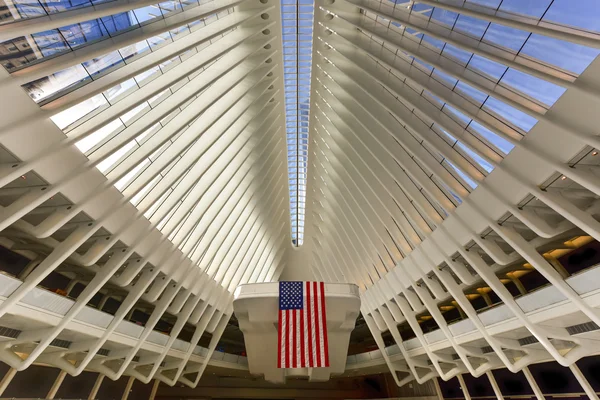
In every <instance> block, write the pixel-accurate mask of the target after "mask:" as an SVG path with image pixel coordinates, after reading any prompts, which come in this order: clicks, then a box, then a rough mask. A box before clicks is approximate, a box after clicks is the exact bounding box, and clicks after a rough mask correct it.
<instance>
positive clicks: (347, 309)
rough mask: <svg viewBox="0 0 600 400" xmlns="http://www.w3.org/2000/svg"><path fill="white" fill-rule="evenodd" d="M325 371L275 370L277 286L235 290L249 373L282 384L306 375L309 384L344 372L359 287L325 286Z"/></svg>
mask: <svg viewBox="0 0 600 400" xmlns="http://www.w3.org/2000/svg"><path fill="white" fill-rule="evenodd" d="M325 299H326V302H325V308H326V310H327V337H328V341H329V363H330V367H328V368H277V340H278V339H277V324H278V316H279V312H278V310H279V284H278V283H276V282H275V283H254V284H246V285H241V286H239V287H238V288H237V289H236V291H235V299H234V301H233V311H234V313H235V316H236V317H237V319H238V322H239V325H240V329H241V331H242V332H244V341H245V343H246V351H247V354H248V369H249V370H250V373H251V374H254V375H262V376H264V378H265V379H266V380H267V381H270V382H274V383H283V382H285V380H286V377H288V376H292V377H295V376H306V377H308V378H309V380H311V381H315V382H318V381H324V380H329V378H330V377H331V376H332V375H339V374H342V373H343V372H344V371H345V367H346V356H347V354H348V342H349V340H350V333H351V332H352V330H353V329H354V324H355V322H356V318H357V317H358V312H359V309H360V296H359V292H358V287H357V286H356V285H353V284H340V283H326V284H325Z"/></svg>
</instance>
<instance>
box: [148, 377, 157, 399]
mask: <svg viewBox="0 0 600 400" xmlns="http://www.w3.org/2000/svg"><path fill="white" fill-rule="evenodd" d="M158 385H160V381H159V380H158V379H155V380H154V385H152V391H151V392H150V397H148V400H154V398H155V397H156V392H157V391H158Z"/></svg>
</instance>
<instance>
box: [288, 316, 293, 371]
mask: <svg viewBox="0 0 600 400" xmlns="http://www.w3.org/2000/svg"><path fill="white" fill-rule="evenodd" d="M287 312H288V313H289V314H288V318H289V320H290V323H289V324H288V327H289V330H288V346H289V347H288V351H289V352H290V357H289V358H290V363H289V364H288V365H287V367H288V368H292V367H293V363H294V311H293V310H287Z"/></svg>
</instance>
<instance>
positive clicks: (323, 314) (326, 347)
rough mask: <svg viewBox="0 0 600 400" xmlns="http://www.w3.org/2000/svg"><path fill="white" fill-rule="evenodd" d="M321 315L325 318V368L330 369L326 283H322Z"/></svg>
mask: <svg viewBox="0 0 600 400" xmlns="http://www.w3.org/2000/svg"><path fill="white" fill-rule="evenodd" d="M321 314H322V317H323V346H324V348H323V352H324V353H325V367H329V343H328V342H327V314H326V313H325V283H324V282H321Z"/></svg>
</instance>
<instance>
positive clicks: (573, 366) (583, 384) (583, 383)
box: [569, 364, 598, 400]
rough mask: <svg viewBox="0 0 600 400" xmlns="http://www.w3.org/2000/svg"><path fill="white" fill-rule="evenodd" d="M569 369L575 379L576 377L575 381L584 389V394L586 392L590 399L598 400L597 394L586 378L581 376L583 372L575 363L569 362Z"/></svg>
mask: <svg viewBox="0 0 600 400" xmlns="http://www.w3.org/2000/svg"><path fill="white" fill-rule="evenodd" d="M569 369H570V370H571V372H572V373H573V375H575V379H577V382H579V384H580V385H581V387H582V388H583V390H584V391H585V394H587V396H588V397H589V398H590V400H598V395H597V394H596V392H595V391H594V389H593V388H592V386H591V385H590V383H589V382H588V380H587V379H585V376H583V373H582V372H581V370H580V369H579V367H578V366H577V364H571V365H570V366H569Z"/></svg>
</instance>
